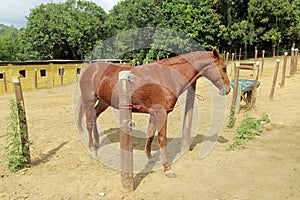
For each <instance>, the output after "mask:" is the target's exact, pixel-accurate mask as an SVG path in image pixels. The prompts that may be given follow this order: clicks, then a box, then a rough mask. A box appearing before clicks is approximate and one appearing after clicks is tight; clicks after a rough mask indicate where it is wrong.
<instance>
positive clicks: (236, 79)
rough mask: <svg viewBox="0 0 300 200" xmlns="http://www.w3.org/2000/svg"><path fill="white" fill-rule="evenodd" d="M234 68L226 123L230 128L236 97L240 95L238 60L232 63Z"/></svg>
mask: <svg viewBox="0 0 300 200" xmlns="http://www.w3.org/2000/svg"><path fill="white" fill-rule="evenodd" d="M234 70H235V71H234V87H233V93H232V102H231V108H230V116H229V124H228V127H230V128H232V127H234V124H235V112H236V106H237V98H240V96H239V94H238V88H239V74H240V63H239V62H236V63H234Z"/></svg>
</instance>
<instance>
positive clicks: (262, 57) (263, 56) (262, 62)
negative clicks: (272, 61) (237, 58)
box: [260, 50, 266, 75]
mask: <svg viewBox="0 0 300 200" xmlns="http://www.w3.org/2000/svg"><path fill="white" fill-rule="evenodd" d="M265 53H266V51H265V50H263V51H262V56H261V69H260V75H262V73H263V70H264V65H265Z"/></svg>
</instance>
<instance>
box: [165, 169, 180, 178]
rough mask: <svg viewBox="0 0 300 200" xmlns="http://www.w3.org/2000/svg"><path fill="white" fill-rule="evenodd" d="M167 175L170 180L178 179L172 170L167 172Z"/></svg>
mask: <svg viewBox="0 0 300 200" xmlns="http://www.w3.org/2000/svg"><path fill="white" fill-rule="evenodd" d="M165 175H166V176H167V177H168V178H176V177H177V175H176V174H175V172H173V171H172V170H169V171H165Z"/></svg>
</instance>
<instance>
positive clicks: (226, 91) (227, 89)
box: [220, 85, 231, 96]
mask: <svg viewBox="0 0 300 200" xmlns="http://www.w3.org/2000/svg"><path fill="white" fill-rule="evenodd" d="M230 90H231V88H230V87H228V86H226V85H224V86H222V87H221V88H220V95H222V96H224V95H227V94H229V92H230Z"/></svg>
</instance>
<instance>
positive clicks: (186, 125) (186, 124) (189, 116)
mask: <svg viewBox="0 0 300 200" xmlns="http://www.w3.org/2000/svg"><path fill="white" fill-rule="evenodd" d="M196 84H197V82H195V83H194V84H192V85H191V87H189V88H188V90H187V94H186V104H185V109H184V118H183V128H182V143H181V152H184V151H185V149H186V148H187V147H189V148H190V144H191V128H192V121H193V112H194V101H195V98H194V97H193V95H194V94H195V91H196Z"/></svg>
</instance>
